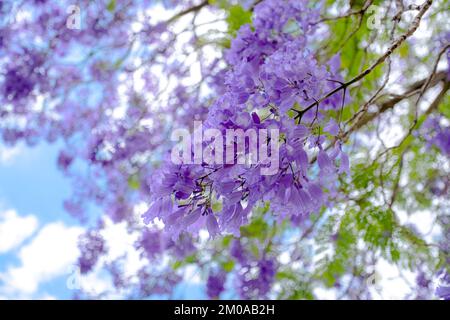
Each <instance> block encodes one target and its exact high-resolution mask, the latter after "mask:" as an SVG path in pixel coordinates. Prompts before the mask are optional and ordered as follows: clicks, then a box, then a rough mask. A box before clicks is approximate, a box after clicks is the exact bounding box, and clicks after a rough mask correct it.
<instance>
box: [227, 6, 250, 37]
mask: <svg viewBox="0 0 450 320" xmlns="http://www.w3.org/2000/svg"><path fill="white" fill-rule="evenodd" d="M226 21H227V23H228V32H229V33H230V34H231V35H233V36H234V35H236V32H237V31H238V30H239V29H240V28H241V26H243V25H244V24H247V23H251V22H252V13H251V12H250V11H246V10H245V9H244V8H242V6H241V5H239V4H238V5H235V6H232V7H230V9H229V11H228V17H227V19H226Z"/></svg>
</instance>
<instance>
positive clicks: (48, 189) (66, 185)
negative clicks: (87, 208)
mask: <svg viewBox="0 0 450 320" xmlns="http://www.w3.org/2000/svg"><path fill="white" fill-rule="evenodd" d="M57 154H58V146H57V145H50V144H46V143H41V144H39V145H38V146H35V147H27V146H26V145H25V144H19V145H18V146H15V147H13V148H7V147H5V146H1V147H0V212H5V211H8V210H9V211H13V212H15V215H16V216H17V217H18V219H17V220H18V225H17V227H18V228H20V227H21V223H20V220H19V219H20V218H22V219H25V218H27V217H28V218H31V217H33V218H34V219H35V221H36V223H35V227H34V228H32V230H30V232H29V234H25V235H23V236H21V237H19V238H21V239H20V240H21V241H19V243H18V244H16V245H14V246H11V248H10V249H9V250H7V251H6V252H0V274H4V273H7V271H8V269H9V270H13V269H14V268H20V267H21V265H22V261H21V259H20V250H21V249H23V248H26V247H27V246H28V247H29V246H30V245H32V244H33V241H34V240H36V237H37V236H38V235H39V234H40V232H42V230H43V229H45V227H48V226H49V225H52V224H55V223H59V224H60V225H61V228H64V227H67V228H70V227H71V226H79V223H78V222H77V221H76V220H75V219H74V218H72V217H71V216H70V215H68V214H67V213H65V212H64V210H63V207H62V204H63V201H64V199H65V198H67V197H68V196H69V195H70V188H71V186H70V182H69V180H68V179H66V178H65V177H64V176H63V174H62V173H61V172H60V171H59V170H58V169H57V167H56V158H57ZM4 220H6V219H5V217H3V222H5V221H4ZM10 220H11V218H10ZM1 223H2V218H1V217H0V224H1ZM22 226H23V224H22ZM10 229H11V228H9V230H3V229H2V231H6V232H7V233H8V235H5V233H3V237H2V239H3V238H4V237H6V236H9V237H14V235H16V236H17V234H20V233H21V231H20V229H17V228H14V230H10ZM55 240H56V239H55ZM3 251H4V250H3ZM48 263H49V264H51V263H52V262H51V261H48ZM49 269H51V268H50V267H49ZM3 277H5V275H4V276H3ZM45 278H49V277H47V276H46V277H45ZM66 278H67V275H65V274H64V275H59V272H56V274H55V277H50V280H48V281H45V282H42V283H41V284H40V285H39V287H38V289H37V290H36V291H33V292H31V293H30V292H26V293H23V292H21V290H13V291H14V292H2V291H5V288H3V290H2V284H3V286H4V282H5V280H3V279H2V278H0V296H2V293H3V295H5V294H6V298H10V297H11V298H12V297H21V296H23V297H28V296H29V297H30V298H42V297H45V296H48V297H50V296H51V297H56V298H69V297H70V296H71V294H72V292H71V291H70V290H69V289H67V287H66V285H65V282H66ZM2 280H3V281H2ZM6 291H8V290H6Z"/></svg>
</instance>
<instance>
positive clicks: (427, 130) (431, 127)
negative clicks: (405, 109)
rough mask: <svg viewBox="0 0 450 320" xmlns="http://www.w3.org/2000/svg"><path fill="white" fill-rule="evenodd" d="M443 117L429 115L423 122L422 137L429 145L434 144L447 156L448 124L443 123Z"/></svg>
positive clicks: (448, 146) (449, 155)
mask: <svg viewBox="0 0 450 320" xmlns="http://www.w3.org/2000/svg"><path fill="white" fill-rule="evenodd" d="M445 121H446V120H445V119H444V118H443V117H437V116H431V117H429V118H427V120H426V121H425V122H424V124H423V127H422V128H423V137H424V138H425V140H426V141H427V145H428V146H429V147H431V146H435V147H437V148H438V149H439V151H440V152H441V153H442V154H443V155H444V156H447V157H450V125H448V124H447V125H445V124H444V123H445Z"/></svg>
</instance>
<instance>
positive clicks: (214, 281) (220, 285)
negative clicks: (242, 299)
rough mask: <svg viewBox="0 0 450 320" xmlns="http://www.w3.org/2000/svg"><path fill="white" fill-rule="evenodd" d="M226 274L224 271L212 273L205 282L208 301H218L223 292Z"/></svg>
mask: <svg viewBox="0 0 450 320" xmlns="http://www.w3.org/2000/svg"><path fill="white" fill-rule="evenodd" d="M226 279H227V274H226V273H225V272H224V271H222V270H221V271H218V272H212V273H210V274H209V276H208V280H207V282H206V294H207V295H208V297H209V298H210V299H218V298H219V296H220V294H221V293H222V292H223V291H224V290H225V281H226Z"/></svg>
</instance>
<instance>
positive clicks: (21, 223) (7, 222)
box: [0, 210, 38, 254]
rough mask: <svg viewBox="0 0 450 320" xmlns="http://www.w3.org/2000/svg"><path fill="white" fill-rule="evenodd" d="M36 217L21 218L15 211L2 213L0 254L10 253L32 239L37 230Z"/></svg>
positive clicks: (0, 215)
mask: <svg viewBox="0 0 450 320" xmlns="http://www.w3.org/2000/svg"><path fill="white" fill-rule="evenodd" d="M37 226H38V221H37V219H36V217H35V216H32V215H30V216H26V217H21V216H19V215H18V214H17V213H16V211H14V210H7V211H4V212H0V254H2V253H5V252H8V251H10V250H12V249H14V248H16V247H17V246H19V245H20V244H21V243H22V242H23V241H25V240H26V239H27V238H28V237H30V236H31V235H32V234H33V233H34V232H35V231H36V229H37Z"/></svg>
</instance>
